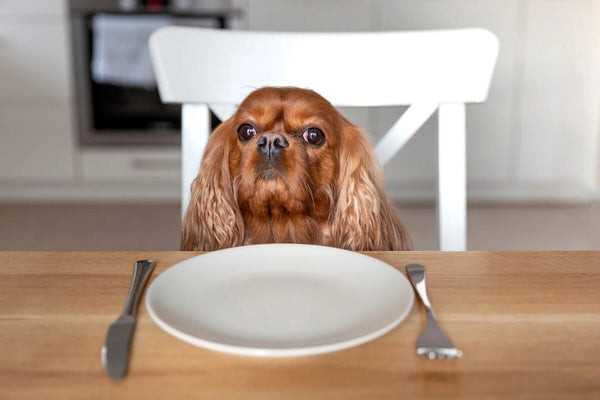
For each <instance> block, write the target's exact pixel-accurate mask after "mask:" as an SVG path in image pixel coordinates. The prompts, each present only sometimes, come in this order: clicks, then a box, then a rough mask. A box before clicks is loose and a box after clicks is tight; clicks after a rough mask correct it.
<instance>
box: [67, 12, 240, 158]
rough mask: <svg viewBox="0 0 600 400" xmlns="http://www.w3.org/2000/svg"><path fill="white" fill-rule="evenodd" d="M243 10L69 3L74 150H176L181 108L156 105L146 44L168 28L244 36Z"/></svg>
mask: <svg viewBox="0 0 600 400" xmlns="http://www.w3.org/2000/svg"><path fill="white" fill-rule="evenodd" d="M243 3H244V1H243V0H70V1H69V9H70V23H71V36H72V47H73V61H74V75H75V91H76V96H75V100H76V101H75V109H76V115H77V132H78V143H79V145H80V146H81V147H88V146H110V145H121V146H122V145H165V144H178V143H180V142H181V106H180V105H173V104H163V103H162V102H161V101H160V97H159V94H158V90H157V87H156V82H155V80H154V73H153V70H152V64H151V61H150V55H149V52H148V47H147V43H148V37H149V35H150V34H151V32H152V31H154V30H156V29H158V28H160V27H163V26H167V25H184V26H197V27H205V28H214V29H240V28H244V8H245V7H244V4H243ZM214 123H215V124H216V123H218V120H217V119H216V118H214Z"/></svg>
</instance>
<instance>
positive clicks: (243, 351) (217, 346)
mask: <svg viewBox="0 0 600 400" xmlns="http://www.w3.org/2000/svg"><path fill="white" fill-rule="evenodd" d="M256 247H290V248H291V247H295V248H300V247H304V248H314V247H317V248H319V250H321V251H322V250H326V251H328V252H329V251H331V252H343V253H350V254H351V255H352V256H353V257H356V256H359V257H367V258H368V259H369V261H370V262H373V260H374V261H375V262H376V263H379V264H381V265H382V266H385V267H387V268H391V269H392V270H393V271H395V272H396V273H398V274H400V276H401V277H402V278H403V282H404V283H403V284H406V285H407V287H408V288H409V290H407V292H408V294H409V295H408V297H409V299H408V303H407V306H406V308H405V309H404V310H403V312H402V313H400V314H399V315H398V316H397V317H396V318H395V319H393V320H392V321H391V322H390V323H389V324H387V325H385V326H384V327H382V328H380V329H377V330H375V331H372V332H370V333H368V334H365V335H360V336H358V337H355V338H352V339H346V340H341V341H338V342H335V343H329V344H321V345H311V346H299V347H289V348H264V347H249V346H238V345H232V344H226V343H221V342H216V341H212V340H207V339H202V338H200V337H198V336H194V335H191V334H189V333H186V332H183V331H182V330H180V329H177V328H175V327H173V326H172V325H170V324H168V323H167V322H165V321H164V320H163V319H162V318H161V317H160V316H159V315H158V314H157V313H156V311H155V310H154V309H153V307H152V306H151V304H150V301H151V293H152V291H153V287H154V288H156V285H155V282H156V280H157V279H159V278H160V276H162V275H163V274H165V273H166V272H168V271H169V270H171V269H173V268H175V267H177V266H179V265H182V264H188V263H189V262H192V261H191V260H194V259H197V258H199V257H203V256H205V255H208V254H215V253H221V252H231V251H240V250H244V249H246V248H256ZM154 290H156V289H154ZM414 300H415V294H414V290H413V289H412V286H411V284H410V282H409V281H408V279H407V278H406V277H405V276H404V275H403V274H402V272H401V271H400V270H399V269H397V268H395V267H393V266H391V265H390V264H388V263H386V262H384V261H382V260H380V259H378V258H375V257H371V256H368V255H366V254H363V253H360V252H356V251H350V250H346V249H341V248H337V247H330V246H322V245H313V244H300V243H265V244H254V245H246V246H237V247H230V248H226V249H219V250H215V251H210V252H206V253H203V254H198V255H195V256H192V257H190V258H187V259H185V260H182V261H179V262H177V263H175V264H173V265H172V266H170V267H168V268H167V269H166V270H164V271H163V272H162V273H161V274H159V275H158V276H157V277H156V278H154V280H153V281H152V282H151V284H150V286H149V287H148V290H147V291H146V294H145V299H144V304H145V307H146V311H147V312H148V314H149V316H150V318H151V319H152V321H153V322H154V323H156V324H157V325H158V327H159V328H161V329H162V330H164V331H165V332H167V333H168V334H170V335H172V336H174V337H175V338H177V339H179V340H181V341H184V342H186V343H189V344H192V345H194V346H197V347H201V348H204V349H209V350H214V351H218V352H221V353H227V354H235V355H246V356H255V357H293V356H307V355H316V354H325V353H331V352H335V351H339V350H344V349H348V348H352V347H356V346H358V345H361V344H364V343H367V342H370V341H372V340H374V339H377V338H379V337H381V336H383V335H385V334H386V333H388V332H390V331H391V330H393V329H394V328H396V327H397V326H398V325H399V324H400V323H401V322H402V321H404V320H405V319H406V317H407V316H408V315H409V314H410V312H411V311H412V309H413V307H414Z"/></svg>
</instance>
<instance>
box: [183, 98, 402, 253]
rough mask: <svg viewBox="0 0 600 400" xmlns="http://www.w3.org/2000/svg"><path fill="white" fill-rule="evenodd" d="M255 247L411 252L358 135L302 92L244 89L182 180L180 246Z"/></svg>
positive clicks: (364, 138) (365, 144)
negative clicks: (187, 185)
mask: <svg viewBox="0 0 600 400" xmlns="http://www.w3.org/2000/svg"><path fill="white" fill-rule="evenodd" d="M259 243H308V244H317V245H325V246H333V247H339V248H343V249H347V250H353V251H370V250H410V249H411V243H410V238H409V235H408V233H407V231H406V229H405V228H404V226H403V225H402V223H401V222H400V219H399V218H398V215H397V214H396V211H395V209H394V207H393V206H392V205H391V203H390V201H389V199H388V197H387V195H386V193H385V186H384V180H383V170H382V168H381V165H380V164H379V162H378V160H377V158H376V157H375V154H374V152H373V150H372V148H371V146H370V144H369V141H368V137H367V135H366V134H365V133H364V132H363V131H362V130H361V129H359V128H358V127H357V126H355V125H353V124H352V123H351V122H349V121H348V120H347V119H346V118H345V117H343V116H342V115H341V114H340V113H339V111H337V110H336V109H335V107H333V106H332V105H331V103H329V101H327V100H326V99H325V98H323V97H322V96H321V95H319V94H318V93H316V92H314V91H312V90H307V89H300V88H295V87H263V88H260V89H257V90H255V91H253V92H252V93H250V94H249V95H248V97H247V98H246V99H245V100H244V101H243V102H242V103H241V104H240V106H239V107H238V109H237V111H236V112H235V114H234V115H233V116H232V117H231V118H229V119H228V120H226V121H225V122H223V123H222V124H221V125H219V126H218V127H217V129H215V131H214V132H213V133H212V134H211V135H210V137H209V140H208V142H207V145H206V149H205V152H204V156H203V159H202V163H201V166H200V172H199V174H198V176H197V177H196V178H195V179H194V181H193V183H192V185H191V198H190V202H189V205H188V208H187V210H186V213H185V216H184V220H183V227H182V240H181V249H182V250H217V249H222V248H228V247H234V246H241V245H247V244H259Z"/></svg>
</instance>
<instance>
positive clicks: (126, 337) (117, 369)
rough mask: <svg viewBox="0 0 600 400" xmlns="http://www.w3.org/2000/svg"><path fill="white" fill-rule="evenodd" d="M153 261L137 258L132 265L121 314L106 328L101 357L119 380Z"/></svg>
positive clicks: (126, 358)
mask: <svg viewBox="0 0 600 400" xmlns="http://www.w3.org/2000/svg"><path fill="white" fill-rule="evenodd" d="M154 264H155V263H154V261H152V260H139V261H136V262H135V264H134V266H133V276H132V278H131V285H130V286H129V293H128V294H127V300H126V301H125V307H124V308H123V311H122V312H121V315H120V316H119V318H117V320H116V321H115V322H113V323H112V324H111V325H110V327H109V328H108V332H107V334H106V339H105V341H104V346H102V352H101V359H102V364H103V365H104V368H105V369H106V372H108V375H109V376H110V377H111V378H112V379H115V380H121V379H123V377H124V376H125V373H126V371H127V363H128V361H129V348H130V345H131V338H132V337H133V331H134V328H135V316H136V310H137V304H138V301H139V299H140V297H141V294H142V290H143V289H144V285H145V284H146V281H147V280H148V277H149V276H150V273H151V272H152V270H153V269H154Z"/></svg>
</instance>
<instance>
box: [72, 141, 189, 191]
mask: <svg viewBox="0 0 600 400" xmlns="http://www.w3.org/2000/svg"><path fill="white" fill-rule="evenodd" d="M81 173H82V177H83V180H84V182H85V183H93V182H104V183H106V182H109V183H110V182H114V183H123V182H131V183H135V182H138V183H152V182H156V183H167V184H174V185H176V184H178V183H179V182H181V151H180V150H179V149H138V150H128V149H98V150H94V149H92V150H83V151H82V152H81Z"/></svg>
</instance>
